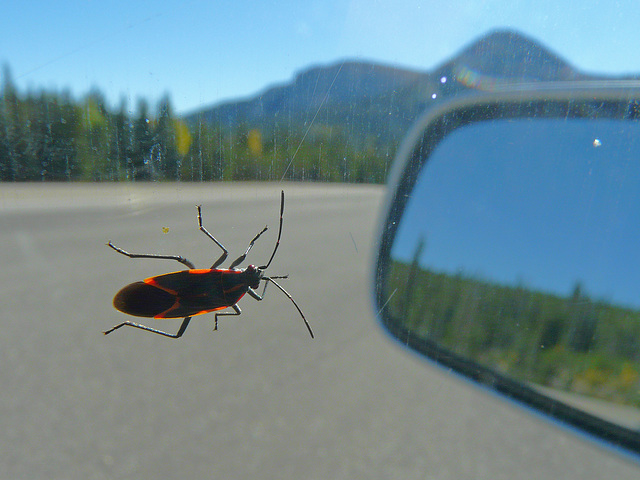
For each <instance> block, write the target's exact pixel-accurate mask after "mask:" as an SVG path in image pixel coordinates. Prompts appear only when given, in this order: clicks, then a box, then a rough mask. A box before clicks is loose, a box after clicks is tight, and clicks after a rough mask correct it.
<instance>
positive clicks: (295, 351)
mask: <svg viewBox="0 0 640 480" xmlns="http://www.w3.org/2000/svg"><path fill="white" fill-rule="evenodd" d="M283 185H284V188H285V190H286V194H287V197H286V198H287V204H286V211H285V225H284V233H283V239H282V244H281V248H280V250H279V252H278V256H277V257H276V259H275V260H274V262H273V264H272V266H271V268H270V270H269V273H271V274H274V275H275V274H279V273H288V274H290V277H291V278H290V279H289V280H283V284H285V286H286V288H287V289H288V290H289V291H290V292H291V293H292V294H293V295H294V297H295V298H296V300H297V301H298V303H299V304H300V305H301V307H302V308H303V310H304V311H305V314H306V316H307V318H308V319H309V321H310V323H311V325H312V326H313V328H314V331H315V333H316V339H315V340H311V339H310V338H309V336H308V334H307V331H306V329H305V327H304V325H303V323H302V321H301V320H300V318H299V317H298V315H297V312H296V311H295V309H294V307H293V305H291V303H290V302H289V300H287V298H286V297H284V296H283V295H281V294H280V292H278V291H277V290H276V289H270V290H269V291H268V292H267V298H266V299H265V301H263V302H260V303H258V302H255V301H254V300H253V299H251V298H248V297H247V298H245V299H243V300H242V301H241V303H240V306H241V307H242V309H243V314H242V316H240V317H228V318H224V319H222V320H221V322H220V329H219V331H218V332H212V328H213V315H204V316H200V317H196V318H194V320H193V321H192V322H191V325H190V327H189V329H188V330H187V332H186V333H185V335H184V337H183V338H181V339H179V340H172V339H167V338H163V337H160V336H158V335H153V334H149V333H146V332H141V331H138V330H135V329H132V328H124V329H120V330H118V331H116V332H113V333H112V334H111V335H109V336H106V337H105V336H103V335H102V334H101V333H100V332H101V330H104V329H106V328H108V327H110V326H112V325H113V324H115V323H118V322H120V321H122V320H123V319H125V318H126V317H125V316H124V315H122V314H120V313H118V312H117V311H115V310H114V309H113V308H112V306H111V299H112V297H113V295H114V293H115V292H116V291H117V290H118V289H119V288H120V287H122V286H124V285H125V284H127V283H129V282H131V281H134V280H138V279H142V278H145V277H148V276H152V275H157V274H160V273H165V272H169V271H173V270H180V269H181V265H180V264H178V263H177V262H170V261H160V260H132V259H128V258H125V257H123V256H120V255H118V254H116V253H115V252H113V251H111V250H110V249H109V248H107V247H106V246H105V243H106V241H107V240H109V239H111V240H113V241H114V242H115V243H116V244H117V245H119V246H121V247H123V248H125V249H128V250H129V251H133V252H152V253H172V254H181V255H184V256H186V257H188V258H189V259H190V260H192V261H193V262H194V263H195V264H196V265H197V266H200V267H203V268H206V267H208V266H210V265H211V263H212V262H213V260H214V259H215V258H217V256H218V255H219V251H218V250H217V249H216V247H215V245H213V243H212V242H211V241H210V240H208V239H207V238H206V237H205V236H204V235H203V234H202V233H200V232H199V231H198V229H197V227H196V215H195V214H196V209H195V208H194V205H195V204H196V203H202V204H203V216H204V222H205V225H206V226H207V227H208V228H209V230H210V231H211V232H212V233H213V234H214V235H216V236H217V237H218V239H219V240H220V241H221V242H223V243H224V244H225V245H226V246H227V247H228V248H229V249H230V251H231V257H233V256H234V254H235V255H236V256H237V255H239V254H240V253H242V251H243V250H244V248H246V245H247V243H248V241H249V240H250V239H251V238H252V236H253V235H255V234H256V233H257V232H258V231H259V230H260V229H261V228H262V227H263V226H264V224H265V223H268V224H269V225H270V226H271V227H272V228H271V229H270V231H269V232H268V233H267V234H265V235H264V237H263V238H261V239H260V240H259V242H258V243H257V244H256V247H255V249H254V250H253V251H252V252H251V254H250V258H249V259H248V260H249V261H250V262H252V263H256V264H260V263H262V262H264V261H265V260H266V259H267V258H268V256H269V254H270V252H271V249H272V248H273V242H274V241H275V234H276V232H275V230H276V229H275V227H277V216H278V215H277V214H278V202H279V190H280V189H281V188H282V187H283ZM383 193H384V192H383V189H382V188H379V187H358V186H334V185H308V186H307V185H291V184H267V185H263V184H261V185H255V184H241V185H228V184H225V185H216V184H206V185H197V186H185V185H178V186H175V185H142V186H131V185H71V186H69V185H49V186H46V185H45V186H43V185H2V186H1V190H0V227H1V228H0V247H1V248H0V265H2V268H1V269H0V279H1V282H0V285H1V288H0V308H1V311H2V330H1V334H0V358H1V363H0V381H1V383H0V384H1V385H2V389H1V391H0V436H1V440H2V441H1V447H0V470H1V471H0V478H6V479H14V478H15V479H17V478H25V479H26V478H28V479H39V478H42V479H102V478H118V479H125V478H126V479H158V478H181V479H183V478H189V479H201V478H241V479H254V478H261V479H288V478H304V479H332V480H336V479H361V478H367V479H369V478H380V479H388V478H416V479H417V478H421V479H425V478H427V479H440V478H456V479H459V478H469V479H481V478H486V479H492V480H495V479H500V478H505V479H507V478H509V479H512V478H523V479H524V478H526V479H530V478H536V479H540V478H553V479H555V478H576V479H578V478H579V479H585V478H605V477H607V478H618V479H621V478H637V475H638V470H637V469H634V468H637V467H635V466H633V465H632V464H630V463H628V462H627V461H626V460H624V459H622V458H621V457H619V456H616V455H613V454H610V453H607V452H604V451H602V450H600V449H598V448H597V447H596V446H595V445H593V444H591V443H587V442H585V441H583V440H581V439H578V438H577V437H574V436H572V435H570V434H569V433H567V432H565V431H563V430H560V429H559V428H557V427H556V426H554V425H551V424H548V423H546V422H544V421H541V420H540V419H538V418H536V417H534V416H532V415H530V414H528V413H525V412H523V411H522V410H520V409H519V408H516V407H514V406H513V405H511V404H510V403H507V402H504V401H502V400H501V399H498V398H495V397H493V396H492V395H489V394H487V393H485V392H482V391H480V390H478V389H476V388H475V387H473V386H471V385H469V384H467V383H465V382H462V381H460V380H459V379H457V378H456V377H455V376H453V375H451V374H450V373H448V372H445V371H442V370H440V369H438V368H437V367H434V366H432V365H431V364H430V363H427V362H425V361H423V360H421V359H420V358H418V357H417V356H415V355H413V354H411V353H409V352H407V351H405V350H404V349H403V348H401V347H400V346H399V345H397V344H396V343H395V342H393V341H392V340H390V339H389V338H388V337H387V336H386V335H385V334H384V333H383V332H382V330H381V328H380V327H379V326H378V325H377V323H376V321H375V320H374V312H373V307H372V305H371V294H370V288H371V281H370V278H371V275H370V268H371V265H372V259H373V247H374V225H375V223H376V221H377V216H378V210H379V207H380V205H381V202H382V198H383ZM163 228H164V230H163ZM166 228H168V231H166ZM149 323H150V324H152V325H154V326H158V327H162V328H165V329H168V330H172V331H176V330H177V328H178V325H179V321H169V320H164V321H159V320H156V321H154V320H150V322H149Z"/></svg>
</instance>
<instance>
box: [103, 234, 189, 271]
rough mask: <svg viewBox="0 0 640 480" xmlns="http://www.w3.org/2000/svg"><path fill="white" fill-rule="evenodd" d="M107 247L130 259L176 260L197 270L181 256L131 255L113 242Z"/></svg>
mask: <svg viewBox="0 0 640 480" xmlns="http://www.w3.org/2000/svg"><path fill="white" fill-rule="evenodd" d="M107 245H109V246H110V247H111V248H113V249H114V250H115V251H116V252H118V253H121V254H122V255H126V256H127V257H129V258H160V259H163V260H176V261H178V262H180V263H182V264H183V265H186V266H187V267H188V268H191V269H193V268H196V267H195V266H194V265H193V263H191V262H190V261H189V260H187V259H186V258H184V257H181V256H180V255H156V254H154V253H129V252H127V251H126V250H123V249H121V248H119V247H116V246H115V245H114V244H113V243H111V240H109V243H107Z"/></svg>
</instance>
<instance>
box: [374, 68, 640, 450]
mask: <svg viewBox="0 0 640 480" xmlns="http://www.w3.org/2000/svg"><path fill="white" fill-rule="evenodd" d="M516 118H536V119H552V118H556V119H557V118H581V119H597V118H611V119H619V120H620V119H629V120H635V119H638V120H640V81H635V80H629V81H616V80H612V81H598V82H590V81H589V82H575V83H571V82H562V83H549V84H537V85H517V86H513V87H510V88H506V89H503V90H502V91H500V92H491V93H478V94H473V95H469V96H465V97H463V98H458V99H454V100H452V101H449V102H447V103H444V104H442V105H441V106H439V107H436V108H434V109H431V110H428V111H427V112H426V113H425V114H424V115H423V116H422V117H420V119H419V120H418V121H417V122H416V123H415V124H414V127H413V128H412V129H411V131H410V132H409V134H408V135H407V136H406V138H405V140H404V141H403V143H402V145H401V147H400V149H399V150H398V154H397V155H396V158H395V161H394V165H393V167H392V170H391V172H390V175H389V181H388V190H387V197H386V200H385V203H384V206H385V207H384V209H383V212H382V217H381V220H382V221H381V223H380V225H381V228H380V229H379V237H378V238H379V239H380V240H379V245H378V251H377V258H376V261H375V269H374V296H375V304H376V305H375V308H376V312H377V314H378V318H379V321H380V322H381V323H382V325H383V327H384V328H385V329H386V330H387V331H388V332H389V333H390V334H391V335H392V336H393V337H395V338H396V339H397V340H398V341H399V342H400V343H402V344H403V345H405V346H408V347H411V348H412V349H414V350H416V351H418V352H419V353H421V354H423V355H425V356H426V357H428V358H429V359H431V360H433V361H435V362H437V363H438V364H440V365H441V366H444V367H446V368H451V369H453V370H455V371H456V372H458V373H459V374H462V375H463V376H465V377H467V378H469V379H471V380H473V381H475V382H477V383H479V384H481V385H483V386H485V387H488V388H490V389H492V390H495V391H497V392H499V393H501V394H502V395H505V396H506V397H508V398H510V399H512V400H516V401H518V402H520V403H521V404H524V405H525V406H528V407H531V408H533V409H535V410H536V411H538V412H541V413H543V414H544V415H546V416H548V417H550V418H552V419H555V420H558V421H560V422H561V423H563V424H565V425H570V426H573V427H577V428H578V429H580V430H582V431H583V432H587V433H589V434H591V435H592V436H593V437H592V438H594V439H599V440H602V441H605V442H606V443H608V444H609V445H611V446H613V447H618V448H621V449H622V450H623V451H626V452H628V453H631V454H632V455H633V457H634V459H636V460H638V459H640V432H638V431H633V430H630V429H628V428H625V427H622V426H620V425H617V424H615V423H611V422H609V421H606V420H603V419H601V418H599V417H596V416H594V415H591V414H589V413H585V412H583V411H581V410H579V409H577V408H574V407H571V406H569V405H567V404H565V403H562V402H560V401H558V400H554V399H552V398H550V397H547V396H544V395H542V394H541V393H539V392H537V391H536V390H534V389H532V388H530V387H527V386H526V385H524V384H522V383H519V382H516V381H514V380H512V379H510V378H509V377H507V376H504V375H502V374H500V373H498V372H495V371H493V370H491V369H489V368H486V367H483V366H481V365H478V364H477V363H475V362H472V361H470V360H468V359H466V358H464V357H463V356H460V355H458V354H456V353H453V352H451V351H450V350H447V349H444V348H442V347H440V346H439V345H438V344H437V343H435V342H433V341H430V340H428V339H424V338H420V337H417V336H415V335H413V334H412V333H411V331H409V330H407V329H406V328H404V327H403V326H401V325H400V324H399V322H394V321H393V319H392V318H390V313H389V310H388V309H387V303H388V301H389V298H385V296H386V293H385V292H386V285H385V283H384V282H385V279H386V278H387V277H386V274H387V267H388V265H389V260H390V253H391V246H392V245H393V241H394V239H395V236H396V233H397V229H398V225H399V221H400V219H401V217H402V214H403V212H404V209H405V207H406V204H407V200H408V198H409V196H410V194H411V191H412V190H413V188H414V186H415V182H416V180H417V178H418V173H419V172H420V170H421V168H422V167H423V166H424V164H425V163H426V162H428V159H429V157H430V155H431V154H432V152H433V151H434V149H435V148H436V147H437V145H438V144H439V143H440V142H441V141H442V140H443V139H444V138H445V137H446V136H447V135H449V134H450V133H451V132H453V131H454V130H456V129H458V128H461V127H463V126H466V125H469V124H472V123H475V122H482V121H487V120H496V119H516Z"/></svg>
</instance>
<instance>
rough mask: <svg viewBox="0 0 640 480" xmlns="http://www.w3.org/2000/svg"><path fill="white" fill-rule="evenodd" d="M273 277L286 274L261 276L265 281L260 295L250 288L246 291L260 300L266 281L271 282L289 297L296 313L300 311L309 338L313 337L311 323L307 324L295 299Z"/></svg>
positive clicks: (265, 288) (262, 296)
mask: <svg viewBox="0 0 640 480" xmlns="http://www.w3.org/2000/svg"><path fill="white" fill-rule="evenodd" d="M274 278H287V275H282V276H280V277H262V280H264V281H265V285H264V288H263V289H262V295H258V292H256V291H255V290H253V289H252V288H249V290H247V293H248V294H249V295H251V296H252V297H253V298H255V299H256V300H258V301H260V300H262V299H263V298H264V292H265V291H266V290H267V283H268V282H271V283H273V284H274V285H275V286H276V287H278V289H280V291H281V292H282V293H284V294H285V295H286V296H287V298H289V300H291V302H292V303H293V305H294V306H295V307H296V309H297V310H298V313H300V316H301V317H302V320H303V321H304V324H305V325H306V326H307V330H309V335H311V338H314V336H313V330H311V325H309V322H307V319H306V318H305V316H304V313H302V310H301V309H300V307H299V306H298V304H297V303H296V301H295V300H294V299H293V297H292V296H291V295H290V294H289V292H287V291H286V290H285V289H284V288H283V287H282V286H281V285H280V284H279V283H277V282H276V281H275V280H274Z"/></svg>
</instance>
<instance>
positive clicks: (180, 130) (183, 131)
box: [173, 119, 193, 156]
mask: <svg viewBox="0 0 640 480" xmlns="http://www.w3.org/2000/svg"><path fill="white" fill-rule="evenodd" d="M173 130H174V131H175V136H176V149H177V150H178V153H179V154H180V155H182V156H184V155H186V154H187V153H189V148H190V147H191V142H192V140H193V139H192V138H191V133H189V128H188V127H187V125H186V124H185V123H184V122H183V121H182V120H178V119H174V120H173Z"/></svg>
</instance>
